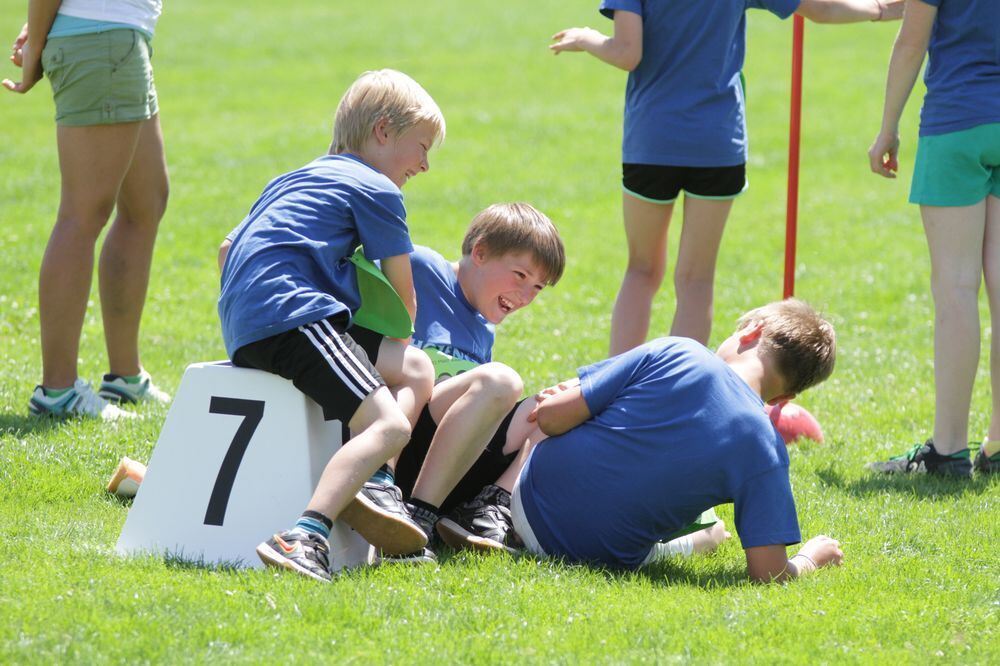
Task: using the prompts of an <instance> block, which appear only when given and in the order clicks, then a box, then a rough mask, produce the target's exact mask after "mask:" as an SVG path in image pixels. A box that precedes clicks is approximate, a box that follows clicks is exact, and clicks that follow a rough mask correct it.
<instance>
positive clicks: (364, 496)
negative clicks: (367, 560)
mask: <svg viewBox="0 0 1000 666" xmlns="http://www.w3.org/2000/svg"><path fill="white" fill-rule="evenodd" d="M339 518H340V519H341V520H343V521H344V522H345V523H347V524H348V525H350V526H351V527H353V528H354V530H355V531H356V532H357V533H358V534H360V535H361V536H362V537H363V538H364V540H365V541H367V542H368V543H370V544H371V545H373V546H375V549H376V550H377V551H382V552H383V553H385V554H390V555H400V554H405V553H413V552H416V551H418V550H420V549H421V548H423V547H424V546H426V545H427V535H426V534H425V533H424V530H423V529H422V528H421V527H420V525H417V524H416V523H415V522H413V518H411V517H410V514H409V512H408V511H407V510H406V507H405V506H404V505H403V493H402V491H401V490H400V489H399V488H397V487H396V486H383V485H379V484H377V483H372V482H370V481H369V482H367V483H365V485H364V486H362V487H361V490H359V491H358V494H357V495H355V496H354V500H353V501H352V502H351V503H350V504H348V505H347V508H346V509H344V510H343V511H341V512H340V516H339Z"/></svg>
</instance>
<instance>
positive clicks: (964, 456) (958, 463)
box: [865, 439, 972, 479]
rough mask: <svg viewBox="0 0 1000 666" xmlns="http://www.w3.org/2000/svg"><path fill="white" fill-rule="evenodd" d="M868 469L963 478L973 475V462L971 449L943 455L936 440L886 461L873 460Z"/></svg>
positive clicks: (930, 440) (916, 446)
mask: <svg viewBox="0 0 1000 666" xmlns="http://www.w3.org/2000/svg"><path fill="white" fill-rule="evenodd" d="M865 468H866V469H870V470H872V471H875V472H882V473H883V474H922V473H926V474H934V475H937V476H951V477H961V478H965V479H968V478H971V477H972V462H971V461H970V460H969V449H962V450H961V451H956V452H955V453H949V454H948V455H946V456H945V455H941V454H940V453H938V452H937V450H936V449H935V448H934V440H933V439H928V440H927V441H926V442H925V443H923V444H915V445H914V446H913V447H912V448H911V449H910V450H909V451H907V452H906V453H902V454H900V455H898V456H893V457H892V458H889V459H888V460H886V461H885V462H871V463H868V464H867V465H865Z"/></svg>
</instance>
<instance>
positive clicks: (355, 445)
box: [306, 387, 410, 519]
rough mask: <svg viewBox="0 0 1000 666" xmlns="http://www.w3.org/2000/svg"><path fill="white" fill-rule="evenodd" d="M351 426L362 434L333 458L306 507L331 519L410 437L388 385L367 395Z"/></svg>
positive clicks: (350, 441) (408, 428)
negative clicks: (387, 387)
mask: <svg viewBox="0 0 1000 666" xmlns="http://www.w3.org/2000/svg"><path fill="white" fill-rule="evenodd" d="M349 426H350V428H351V432H357V433H358V434H357V435H355V436H354V437H352V438H351V439H350V440H348V441H347V442H345V443H344V445H343V446H341V447H340V449H339V450H338V451H337V452H336V453H334V454H333V457H332V458H330V462H328V463H327V464H326V468H325V469H324V470H323V475H322V476H321V477H320V480H319V484H317V486H316V491H315V492H314V493H313V496H312V499H311V500H310V501H309V506H308V507H306V508H307V509H309V510H311V511H318V512H320V513H322V514H323V515H324V516H328V517H329V518H331V519H336V518H337V516H339V515H340V513H341V512H342V511H343V510H344V508H345V507H346V506H347V505H348V504H350V503H351V501H352V500H353V499H354V496H355V495H356V494H357V492H358V491H359V490H360V489H361V486H362V485H363V484H364V482H365V481H367V480H368V479H369V478H370V477H371V475H372V474H373V473H374V472H375V470H377V469H378V468H379V466H380V465H382V464H383V463H385V461H386V460H388V459H389V458H391V457H392V456H395V455H398V454H399V452H400V451H401V450H402V449H403V447H404V446H405V445H406V442H407V441H408V440H409V438H410V426H409V423H408V422H407V419H406V416H405V415H404V414H403V412H402V411H401V410H400V409H399V406H398V405H397V404H396V402H395V401H394V400H393V398H392V395H391V394H390V393H389V391H388V389H386V388H384V387H383V388H379V389H378V390H376V391H375V392H374V393H372V394H371V395H369V396H368V397H367V398H365V400H364V402H362V403H361V406H360V407H358V409H357V411H356V412H355V413H354V416H353V418H351V422H350V423H349Z"/></svg>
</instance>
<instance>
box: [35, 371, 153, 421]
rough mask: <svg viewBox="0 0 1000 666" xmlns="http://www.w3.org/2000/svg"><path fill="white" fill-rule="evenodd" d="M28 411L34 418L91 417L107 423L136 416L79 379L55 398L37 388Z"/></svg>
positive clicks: (42, 389) (39, 387)
mask: <svg viewBox="0 0 1000 666" xmlns="http://www.w3.org/2000/svg"><path fill="white" fill-rule="evenodd" d="M28 411H29V413H30V414H31V415H32V416H48V417H54V418H69V417H73V416H89V417H92V418H98V419H103V420H105V421H116V420H118V419H131V418H135V414H130V413H129V412H126V411H124V410H122V409H118V408H117V407H115V406H114V405H112V404H110V403H109V402H108V401H107V400H104V399H103V398H100V397H99V396H98V395H97V394H96V393H94V390H93V389H92V388H90V384H88V383H87V382H85V381H83V380H82V379H77V380H76V381H75V382H74V383H73V386H72V387H70V388H69V389H67V390H66V392H65V393H63V394H61V395H58V396H55V397H49V396H48V395H46V393H45V389H44V388H42V387H41V386H36V387H35V392H34V393H32V394H31V400H30V401H29V402H28Z"/></svg>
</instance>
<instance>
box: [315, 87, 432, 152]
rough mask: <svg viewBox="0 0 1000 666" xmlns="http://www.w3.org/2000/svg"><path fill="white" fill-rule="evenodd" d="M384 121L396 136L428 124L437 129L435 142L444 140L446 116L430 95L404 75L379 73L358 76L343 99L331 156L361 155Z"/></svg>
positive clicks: (338, 113) (338, 108) (338, 111)
mask: <svg viewBox="0 0 1000 666" xmlns="http://www.w3.org/2000/svg"><path fill="white" fill-rule="evenodd" d="M383 118H384V119H385V120H386V121H387V123H388V129H390V130H391V131H392V132H394V133H395V134H396V135H397V136H398V135H400V134H402V133H403V132H405V131H406V130H408V129H410V128H412V127H413V126H414V125H416V124H418V123H421V122H423V121H425V120H426V121H428V122H430V123H431V124H432V125H433V126H434V142H435V143H440V142H441V141H443V140H444V134H445V125H444V116H443V115H441V109H439V108H438V105H437V104H436V103H435V102H434V100H433V99H432V98H431V96H430V95H429V94H427V91H426V90H424V89H423V88H422V87H420V84H419V83H417V82H416V81H414V80H413V79H411V78H410V77H409V76H407V75H406V74H403V73H402V72H397V71H396V70H394V69H380V70H376V71H372V72H365V73H364V74H362V75H361V76H359V77H358V79H357V80H356V81H355V82H354V83H353V84H351V87H350V88H348V89H347V92H346V93H344V96H343V97H342V98H341V99H340V104H339V105H337V115H336V117H335V118H334V121H333V144H332V145H331V146H330V152H331V153H333V154H335V155H339V154H341V153H356V152H360V151H361V149H362V147H363V146H364V145H365V142H366V141H367V140H368V138H369V137H370V136H371V134H372V129H374V127H375V124H376V123H378V121H379V120H382V119H383Z"/></svg>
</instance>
